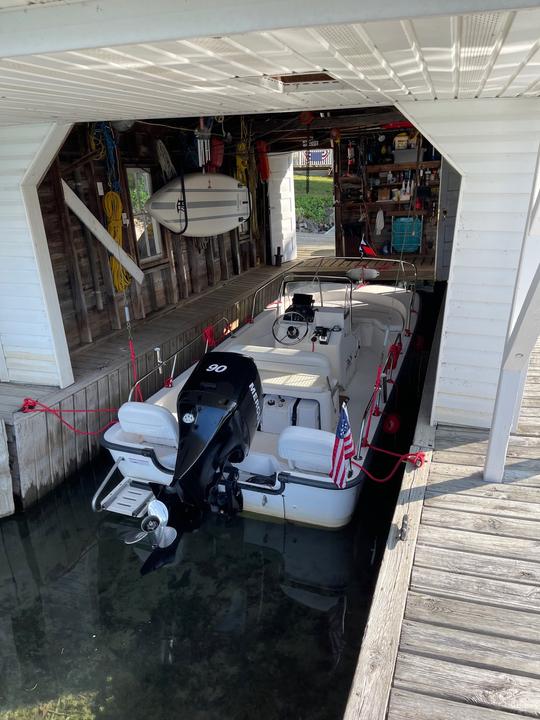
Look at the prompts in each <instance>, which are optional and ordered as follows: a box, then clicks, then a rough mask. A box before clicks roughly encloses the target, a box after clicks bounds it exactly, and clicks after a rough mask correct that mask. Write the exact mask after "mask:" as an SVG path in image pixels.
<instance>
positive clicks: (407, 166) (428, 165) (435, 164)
mask: <svg viewBox="0 0 540 720" xmlns="http://www.w3.org/2000/svg"><path fill="white" fill-rule="evenodd" d="M440 167H441V161H440V160H428V161H427V162H424V161H422V162H419V163H416V162H413V163H394V164H390V163H388V165H367V166H366V172H368V173H380V172H385V171H386V170H392V172H393V171H394V170H397V171H398V172H399V171H400V170H416V168H418V169H419V170H428V169H433V170H434V169H436V168H440Z"/></svg>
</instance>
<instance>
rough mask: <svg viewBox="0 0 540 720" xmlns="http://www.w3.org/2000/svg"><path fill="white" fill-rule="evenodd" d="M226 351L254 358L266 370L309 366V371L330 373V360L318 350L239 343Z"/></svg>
mask: <svg viewBox="0 0 540 720" xmlns="http://www.w3.org/2000/svg"><path fill="white" fill-rule="evenodd" d="M227 352H234V353H239V354H241V355H247V356H248V357H250V358H253V360H255V364H256V365H257V367H260V368H263V369H264V368H267V369H268V370H280V369H281V368H282V367H286V368H290V367H291V366H292V367H295V368H297V367H301V368H310V371H311V372H315V373H319V374H321V375H328V376H330V375H331V374H332V369H331V365H330V360H329V359H328V358H327V357H326V355H323V353H320V352H307V351H306V350H295V349H294V348H284V347H283V348H281V347H279V348H277V347H267V346H264V345H240V344H233V345H230V346H229V347H228V348H227Z"/></svg>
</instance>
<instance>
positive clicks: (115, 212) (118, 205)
mask: <svg viewBox="0 0 540 720" xmlns="http://www.w3.org/2000/svg"><path fill="white" fill-rule="evenodd" d="M103 208H104V209H105V215H106V216H107V231H108V233H109V235H110V236H111V237H112V238H113V239H114V240H115V241H116V242H117V243H118V245H120V247H122V211H123V209H124V208H123V207H122V199H121V197H120V195H119V194H118V193H117V192H114V191H113V190H109V192H108V193H106V195H105V197H104V198H103ZM109 263H110V266H111V272H112V277H113V283H114V287H115V289H116V291H117V292H125V291H126V290H127V289H128V287H129V286H130V285H131V275H130V274H129V273H128V271H127V270H126V269H125V268H124V267H123V266H122V265H121V264H120V263H119V262H118V260H117V259H116V258H115V257H114V256H112V255H111V257H110V258H109Z"/></svg>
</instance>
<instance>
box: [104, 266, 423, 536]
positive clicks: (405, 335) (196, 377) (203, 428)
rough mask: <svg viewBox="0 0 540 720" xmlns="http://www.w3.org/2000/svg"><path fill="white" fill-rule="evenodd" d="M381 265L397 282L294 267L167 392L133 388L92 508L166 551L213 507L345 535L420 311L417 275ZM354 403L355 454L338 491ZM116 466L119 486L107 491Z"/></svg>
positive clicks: (370, 273) (369, 274)
mask: <svg viewBox="0 0 540 720" xmlns="http://www.w3.org/2000/svg"><path fill="white" fill-rule="evenodd" d="M347 260H352V259H349V258H347ZM374 262H376V261H374V260H373V259H371V258H370V264H371V265H372V264H373V263H374ZM382 262H384V263H385V264H386V265H385V267H386V268H388V267H392V265H391V263H392V262H394V263H397V264H396V265H395V267H396V269H397V274H398V277H399V274H400V272H401V273H402V275H403V276H402V277H401V280H400V282H398V281H396V282H395V284H394V285H385V284H382V283H375V282H371V281H372V280H373V279H375V278H376V277H378V276H379V272H378V271H375V270H373V269H371V268H365V267H362V264H361V261H359V259H358V258H357V259H356V263H355V265H356V267H355V269H352V270H349V271H348V272H343V273H341V272H339V273H338V274H335V275H330V274H326V273H323V272H322V270H321V271H316V272H313V271H312V272H307V271H302V270H301V265H299V266H295V267H294V272H290V273H288V274H286V275H284V278H283V280H282V283H281V289H280V293H279V297H278V299H277V301H276V302H275V303H272V304H271V305H270V306H269V307H267V308H266V309H265V310H264V311H263V312H262V313H260V314H259V315H258V316H257V317H256V318H255V320H254V321H253V322H251V323H248V324H246V325H244V326H243V327H241V328H240V329H238V330H235V331H234V332H233V333H231V334H229V335H228V336H227V337H226V339H225V340H223V342H221V343H220V344H219V347H217V348H216V349H213V350H211V351H209V352H207V353H206V354H205V355H204V357H203V358H202V360H200V361H199V362H198V363H197V364H195V365H194V366H192V367H190V368H188V369H187V370H185V371H184V372H183V373H182V374H180V375H179V376H178V377H176V378H175V379H174V381H172V382H169V383H167V385H169V386H167V387H163V388H162V389H161V390H159V391H158V392H156V393H155V394H154V395H152V396H151V397H149V398H148V399H147V400H146V401H145V402H133V401H132V400H131V397H132V396H133V392H134V389H135V388H133V389H132V392H131V393H130V399H129V400H128V402H125V403H124V404H123V405H122V406H121V407H120V409H119V411H118V423H116V424H115V425H113V426H112V427H110V428H109V429H108V430H107V431H106V432H105V434H104V437H103V441H102V442H103V445H104V446H105V447H106V448H108V449H109V451H110V453H111V455H112V457H113V458H114V461H115V463H114V466H113V468H112V469H111V471H110V472H109V474H108V475H107V477H106V478H105V480H104V481H103V483H102V484H101V486H100V487H99V488H98V491H97V492H96V495H95V496H94V499H93V503H92V504H93V508H94V509H95V510H108V511H110V512H113V513H120V514H121V515H126V516H129V517H132V518H136V519H137V520H138V522H139V523H140V525H141V530H140V531H138V532H136V533H135V534H134V535H133V536H132V538H130V540H131V541H133V542H135V541H137V540H139V539H142V538H143V537H145V536H146V534H147V533H148V532H152V533H154V536H155V544H156V545H157V546H159V547H162V548H163V547H166V546H168V545H170V544H171V543H173V542H174V541H175V539H176V537H177V530H184V529H187V528H188V527H190V526H191V525H193V524H196V523H197V520H196V519H195V520H194V518H195V517H196V516H198V515H202V513H203V512H204V511H205V510H206V509H208V508H212V509H213V510H215V511H218V512H221V513H223V514H225V515H232V514H234V513H235V512H239V511H242V510H243V511H244V512H247V513H256V514H258V515H262V516H266V517H271V518H277V519H281V520H287V521H292V522H295V523H302V524H307V525H314V526H320V527H325V528H339V527H342V526H344V525H346V524H347V523H348V522H349V521H350V519H351V517H352V514H353V512H354V509H355V506H356V502H357V499H358V495H359V493H360V489H361V486H362V483H363V480H364V478H365V476H366V471H368V469H369V464H370V462H371V459H372V456H373V450H372V447H371V446H372V445H373V444H374V443H373V440H374V438H375V436H376V435H377V433H378V431H379V430H380V426H381V419H382V417H383V412H384V409H385V406H386V405H387V403H388V401H389V399H390V394H391V391H392V389H393V388H394V387H395V383H396V381H397V380H398V376H399V372H400V369H401V367H402V364H403V361H404V358H405V356H406V354H407V351H408V349H409V347H410V344H411V336H412V334H413V332H414V329H415V325H416V320H417V317H418V311H419V296H418V294H417V293H416V292H415V282H414V281H415V276H416V270H415V268H414V266H413V265H411V264H409V263H406V262H404V261H391V260H388V259H384V261H382ZM351 265H352V263H351ZM321 267H322V266H321ZM405 268H407V269H408V270H411V271H412V272H411V275H412V277H411V278H409V279H408V280H407V279H405V277H404V275H405ZM326 272H327V273H328V272H329V271H326ZM254 304H255V300H254ZM179 352H181V351H179ZM176 356H178V353H176V355H175V356H173V358H169V359H168V360H165V361H163V362H160V363H159V368H156V371H157V370H158V369H160V370H163V367H164V366H165V365H169V363H171V364H172V365H173V366H174V365H175V364H176ZM169 367H170V366H169ZM171 374H174V371H172V372H171ZM142 380H144V378H142V379H141V380H140V381H139V383H140V382H142ZM345 406H346V409H347V413H348V419H349V423H350V427H351V430H352V435H353V439H354V443H355V457H354V458H352V459H350V460H347V472H346V473H345V474H344V476H343V478H342V482H341V483H339V484H336V482H335V479H336V478H335V477H333V476H332V475H331V470H332V462H333V450H334V444H335V440H336V427H337V425H338V421H339V419H340V413H341V409H342V407H345ZM116 469H118V470H120V473H121V474H122V476H123V479H122V480H121V481H120V483H119V484H117V485H116V487H114V488H113V489H112V490H110V492H107V489H108V485H109V482H110V479H111V478H112V476H113V474H114V471H115V470H116ZM339 485H341V487H340V486H339Z"/></svg>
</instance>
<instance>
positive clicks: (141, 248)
mask: <svg viewBox="0 0 540 720" xmlns="http://www.w3.org/2000/svg"><path fill="white" fill-rule="evenodd" d="M126 172H127V180H128V188H129V197H130V199H131V212H132V213H133V224H134V226H135V228H134V229H135V240H136V241H137V250H138V253H139V259H140V260H153V259H154V258H159V257H161V255H162V249H161V233H160V230H159V224H158V223H157V221H156V220H154V219H153V218H152V217H150V215H149V214H148V213H147V212H145V210H144V204H145V202H146V201H147V200H148V198H149V197H150V196H151V195H152V176H151V174H150V171H149V170H145V169H144V168H140V167H128V168H126Z"/></svg>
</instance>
